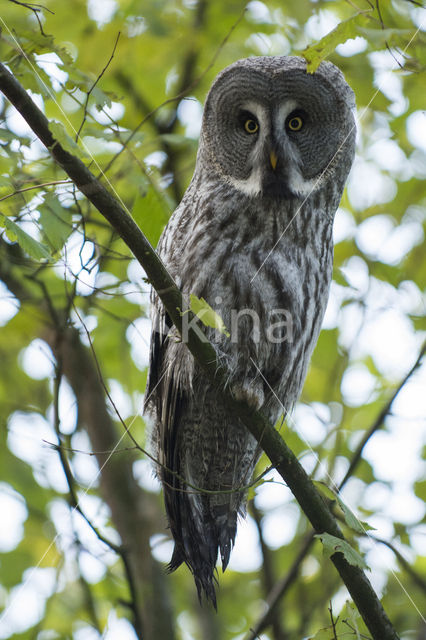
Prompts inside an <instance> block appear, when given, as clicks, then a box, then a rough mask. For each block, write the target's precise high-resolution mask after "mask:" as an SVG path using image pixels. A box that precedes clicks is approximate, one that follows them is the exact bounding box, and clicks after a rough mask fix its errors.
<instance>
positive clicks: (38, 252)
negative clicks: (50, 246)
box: [0, 213, 50, 260]
mask: <svg viewBox="0 0 426 640" xmlns="http://www.w3.org/2000/svg"><path fill="white" fill-rule="evenodd" d="M0 222H1V224H2V225H3V226H4V228H5V229H6V232H7V237H8V238H9V240H11V242H17V243H18V244H19V245H20V246H21V247H22V249H23V250H24V251H25V252H26V253H28V255H29V256H31V257H32V258H34V259H35V260H49V259H50V253H49V251H48V250H47V248H46V247H45V246H44V245H43V244H41V243H40V242H38V240H35V239H34V238H32V237H31V236H30V235H28V233H26V232H25V231H24V230H23V229H21V227H20V226H19V225H17V224H16V222H13V220H11V219H10V218H7V217H6V216H4V215H3V214H1V213H0Z"/></svg>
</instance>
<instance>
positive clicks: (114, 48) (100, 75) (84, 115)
mask: <svg viewBox="0 0 426 640" xmlns="http://www.w3.org/2000/svg"><path fill="white" fill-rule="evenodd" d="M120 35H121V32H120V31H119V32H118V34H117V37H116V39H115V43H114V47H113V50H112V53H111V55H110V57H109V59H108V62H107V63H106V65H105V66H104V68H103V69H102V71H101V72H100V74H99V75H98V77H97V78H96V80H95V82H94V83H93V84H92V86H91V87H90V89H89V91H88V92H87V95H86V101H85V103H84V113H83V120H82V121H81V124H80V126H79V128H78V131H77V133H76V134H75V141H76V142H78V138H79V136H80V133H81V130H82V128H83V127H84V123H85V122H86V118H87V108H88V106H89V100H90V96H91V94H92V91H93V90H94V88H95V87H96V85H97V84H98V82H99V80H100V79H101V78H102V76H103V75H104V73H105V71H106V70H107V69H108V67H109V65H110V64H111V62H112V59H113V57H114V54H115V50H116V48H117V45H118V41H119V39H120Z"/></svg>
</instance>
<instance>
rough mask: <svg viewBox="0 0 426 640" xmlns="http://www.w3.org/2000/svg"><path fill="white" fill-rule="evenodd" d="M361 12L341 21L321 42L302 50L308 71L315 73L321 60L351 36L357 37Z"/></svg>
mask: <svg viewBox="0 0 426 640" xmlns="http://www.w3.org/2000/svg"><path fill="white" fill-rule="evenodd" d="M359 15H360V14H358V13H357V14H355V15H354V16H352V17H351V18H348V19H347V20H343V21H342V22H340V23H339V24H338V25H337V27H335V28H334V29H333V30H332V31H330V33H327V35H326V36H324V37H323V38H321V40H320V41H319V42H317V43H316V44H313V45H312V46H310V47H307V48H306V49H304V50H303V51H302V52H301V55H302V56H303V57H304V58H305V60H306V62H307V63H308V64H307V67H306V70H307V71H308V73H314V72H315V71H316V70H317V69H318V67H319V66H320V64H321V62H322V61H323V60H325V58H327V57H328V56H329V55H330V54H331V53H333V51H334V50H335V48H336V47H337V45H339V44H343V43H344V42H346V40H349V39H350V38H355V37H356V36H357V35H358V33H357V22H358V20H359Z"/></svg>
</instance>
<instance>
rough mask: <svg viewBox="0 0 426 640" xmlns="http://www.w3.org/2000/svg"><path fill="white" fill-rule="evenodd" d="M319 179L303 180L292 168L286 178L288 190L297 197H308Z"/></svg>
mask: <svg viewBox="0 0 426 640" xmlns="http://www.w3.org/2000/svg"><path fill="white" fill-rule="evenodd" d="M318 183H319V181H318V180H315V179H311V180H305V178H303V177H302V176H301V175H300V173H299V171H298V170H297V169H294V168H293V169H292V170H291V172H290V176H289V178H288V188H289V191H291V192H292V193H294V194H295V195H297V196H299V197H303V198H306V197H308V196H309V195H310V194H311V193H312V192H313V191H315V189H316V188H317V186H318Z"/></svg>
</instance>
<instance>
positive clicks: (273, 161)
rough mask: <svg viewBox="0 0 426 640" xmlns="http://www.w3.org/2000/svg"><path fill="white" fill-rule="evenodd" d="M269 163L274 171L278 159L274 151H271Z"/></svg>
mask: <svg viewBox="0 0 426 640" xmlns="http://www.w3.org/2000/svg"><path fill="white" fill-rule="evenodd" d="M269 162H270V163H271V167H272V169H273V170H274V171H275V167H276V166H277V162H278V157H277V154H276V153H275V151H271V153H270V154H269Z"/></svg>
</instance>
